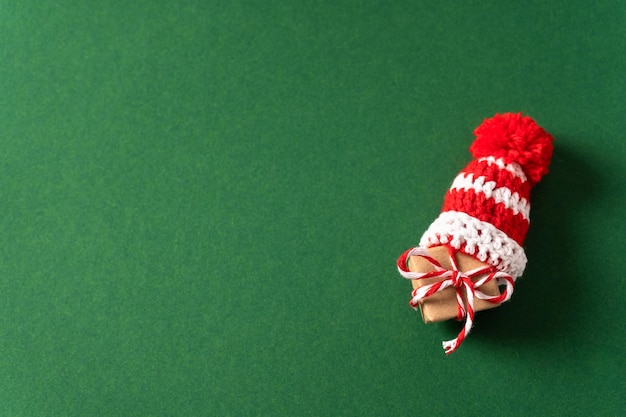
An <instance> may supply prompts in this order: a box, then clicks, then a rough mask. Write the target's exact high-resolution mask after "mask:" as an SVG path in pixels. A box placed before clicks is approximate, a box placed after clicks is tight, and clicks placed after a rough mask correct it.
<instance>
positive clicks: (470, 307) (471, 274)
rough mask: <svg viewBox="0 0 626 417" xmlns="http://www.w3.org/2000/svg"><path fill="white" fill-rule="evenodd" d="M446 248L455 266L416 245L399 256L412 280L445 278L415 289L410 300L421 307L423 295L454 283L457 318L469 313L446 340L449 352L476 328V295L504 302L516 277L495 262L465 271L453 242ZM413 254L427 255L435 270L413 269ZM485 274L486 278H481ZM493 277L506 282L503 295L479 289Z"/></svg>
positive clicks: (404, 272) (401, 269)
mask: <svg viewBox="0 0 626 417" xmlns="http://www.w3.org/2000/svg"><path fill="white" fill-rule="evenodd" d="M446 248H447V249H448V256H449V257H450V264H451V265H452V269H446V268H444V267H442V266H441V264H440V263H439V262H438V261H437V260H436V259H434V258H433V257H431V256H430V255H429V254H428V252H427V251H426V249H424V248H421V247H416V248H412V249H409V250H407V251H406V252H404V253H403V254H402V255H401V256H400V258H398V271H399V272H400V274H401V275H402V276H403V277H404V278H407V279H411V280H417V279H426V278H440V279H441V280H440V281H437V282H435V283H433V284H427V285H424V286H422V287H419V288H416V289H414V290H413V292H412V296H413V298H412V299H411V301H410V305H411V307H413V308H414V309H417V307H418V306H419V304H420V302H421V301H422V300H423V299H425V298H427V297H430V296H431V295H433V294H436V293H438V292H440V291H443V290H444V289H446V288H448V287H453V288H454V290H455V291H456V301H457V317H456V318H457V320H462V319H463V318H464V317H465V325H464V326H463V328H462V329H461V331H460V332H459V334H458V335H457V337H456V338H454V339H452V340H447V341H444V342H443V343H442V345H443V349H444V351H445V352H446V354H450V353H452V352H454V351H455V350H457V349H458V347H459V346H461V343H463V340H465V338H466V337H467V335H468V334H469V332H470V330H471V328H472V324H473V323H474V298H475V297H476V298H479V299H481V300H485V301H488V302H490V303H494V304H498V303H503V302H505V301H507V300H508V299H510V298H511V295H512V294H513V284H514V282H515V281H514V279H513V277H511V276H510V275H509V274H507V273H504V272H501V271H498V270H497V269H496V268H495V267H493V266H484V267H480V268H476V269H472V270H471V271H465V272H463V271H460V270H459V267H458V264H457V262H456V257H455V253H456V252H457V249H455V248H453V247H451V246H449V245H446ZM410 256H420V257H422V258H424V259H426V260H427V261H428V262H429V263H430V264H431V265H432V266H433V267H434V268H435V270H434V271H429V272H412V271H409V269H408V267H407V259H408V258H409V257H410ZM481 276H482V278H480V277H481ZM473 279H476V282H474V280H473ZM493 279H495V280H496V282H497V284H498V285H504V286H505V288H504V290H503V291H502V293H501V294H500V295H487V294H485V293H484V292H482V291H481V290H480V289H479V288H480V287H481V286H483V285H484V284H486V283H487V282H489V281H491V280H493ZM463 292H464V293H465V298H466V300H467V304H466V303H465V301H464V300H463Z"/></svg>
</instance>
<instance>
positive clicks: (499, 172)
mask: <svg viewBox="0 0 626 417" xmlns="http://www.w3.org/2000/svg"><path fill="white" fill-rule="evenodd" d="M461 173H463V174H474V178H478V177H485V178H486V181H495V183H496V188H500V187H506V188H508V189H510V190H511V192H517V193H518V194H519V196H520V197H522V198H525V199H526V200H529V199H530V188H531V185H530V183H529V182H528V181H524V180H522V179H521V178H518V177H516V176H515V174H513V173H512V172H510V171H508V170H506V169H501V168H500V167H498V166H497V165H496V164H490V163H489V162H488V161H479V160H477V159H474V160H473V161H471V162H470V163H469V164H468V165H467V166H466V167H465V168H463V169H462V170H461Z"/></svg>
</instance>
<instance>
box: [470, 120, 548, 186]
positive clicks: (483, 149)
mask: <svg viewBox="0 0 626 417" xmlns="http://www.w3.org/2000/svg"><path fill="white" fill-rule="evenodd" d="M474 135H475V136H476V140H474V143H472V146H471V147H470V152H471V153H472V155H474V157H475V158H483V157H487V156H493V157H495V158H502V160H503V161H504V162H505V163H513V162H515V163H517V164H519V165H520V166H521V167H522V170H523V171H524V173H525V174H526V176H527V177H528V180H529V181H530V182H531V184H533V185H535V184H536V183H538V182H539V181H540V180H541V177H543V176H544V175H545V174H547V173H548V165H550V159H551V158H552V149H553V146H552V140H553V138H552V135H550V134H549V133H548V132H546V131H545V130H543V129H542V128H541V127H540V126H539V125H538V124H537V123H536V122H535V121H534V120H533V119H531V118H530V117H528V116H522V114H521V113H517V114H515V113H504V114H501V115H500V114H496V115H495V116H494V117H492V118H491V119H486V120H485V121H484V122H483V123H482V124H481V125H480V126H478V127H477V128H476V130H474Z"/></svg>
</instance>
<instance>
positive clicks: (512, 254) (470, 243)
mask: <svg viewBox="0 0 626 417" xmlns="http://www.w3.org/2000/svg"><path fill="white" fill-rule="evenodd" d="M446 244H449V245H450V246H452V247H453V248H455V249H460V248H461V247H462V246H465V247H464V252H466V253H467V254H469V255H472V256H475V257H476V258H478V260H480V261H481V262H485V263H487V264H490V265H493V266H495V267H496V268H498V270H500V271H503V272H506V273H507V274H509V275H511V276H512V277H513V279H516V278H517V277H519V276H520V275H522V273H523V272H524V269H525V268H526V261H527V260H526V253H525V252H524V249H523V248H522V247H521V246H520V245H519V244H518V243H517V242H516V241H514V240H513V239H511V238H510V237H508V236H507V235H506V234H505V233H504V232H502V231H501V230H499V229H497V228H496V227H494V226H493V225H492V224H489V223H486V222H482V221H480V220H478V219H476V218H474V217H472V216H469V215H468V214H466V213H462V212H459V211H445V212H443V213H441V214H440V215H439V217H437V219H436V220H435V221H434V222H433V223H432V224H431V225H430V227H429V228H428V230H426V232H425V233H424V235H423V236H422V238H421V239H420V246H421V247H423V248H428V247H431V246H438V245H446Z"/></svg>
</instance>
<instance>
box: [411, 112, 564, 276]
mask: <svg viewBox="0 0 626 417" xmlns="http://www.w3.org/2000/svg"><path fill="white" fill-rule="evenodd" d="M474 135H475V136H476V140H475V141H474V143H473V144H472V145H471V147H470V152H471V153H472V155H473V156H474V158H475V159H474V160H473V161H472V162H470V163H469V164H468V165H467V166H466V167H465V168H464V169H463V170H462V171H461V172H460V173H459V175H457V177H456V178H455V179H454V182H453V183H452V186H451V187H450V189H449V190H448V192H447V193H446V196H445V198H444V203H443V208H442V211H441V214H440V215H439V217H438V218H437V219H436V220H435V221H434V222H433V223H432V224H431V225H430V227H429V228H428V230H427V231H426V232H425V233H424V235H423V236H422V238H421V240H420V246H421V247H423V248H428V247H432V246H439V245H446V244H447V245H450V246H452V247H453V248H455V249H457V250H458V251H460V252H463V253H465V254H467V255H471V256H474V257H475V258H477V259H478V260H480V261H482V262H485V263H487V264H490V265H492V266H494V267H496V269H498V270H500V271H502V272H505V273H507V274H509V275H511V277H513V279H516V278H517V277H519V276H520V275H522V273H523V272H524V268H525V267H526V254H525V253H524V249H523V248H522V245H523V243H524V239H525V237H526V232H527V231H528V226H529V224H530V220H529V213H530V190H531V188H532V187H533V186H534V185H535V184H537V183H538V182H539V181H540V180H541V178H542V177H543V176H544V175H545V174H547V173H548V165H549V164H550V159H551V157H552V149H553V146H552V140H553V138H552V136H551V135H550V134H549V133H547V132H546V131H545V130H543V129H542V128H541V127H539V125H537V123H535V121H534V120H532V119H531V118H530V117H527V116H522V115H521V114H513V113H504V114H501V115H500V114H496V115H495V116H494V117H492V118H491V119H486V120H485V121H484V122H483V123H482V124H481V125H480V126H478V127H477V128H476V130H475V131H474Z"/></svg>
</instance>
